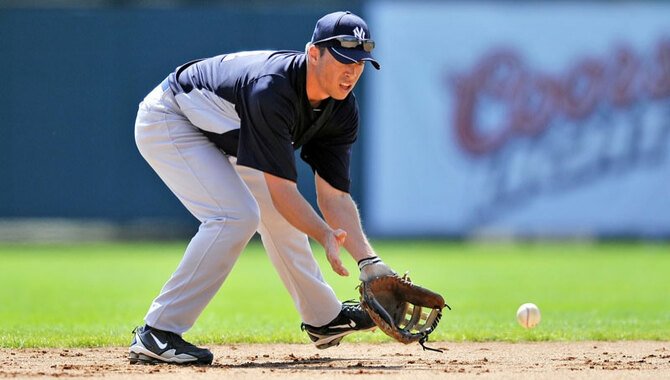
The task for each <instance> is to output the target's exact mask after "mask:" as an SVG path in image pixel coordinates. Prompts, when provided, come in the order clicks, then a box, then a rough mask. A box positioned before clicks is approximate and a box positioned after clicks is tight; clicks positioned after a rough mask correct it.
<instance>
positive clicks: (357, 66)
mask: <svg viewBox="0 0 670 380" xmlns="http://www.w3.org/2000/svg"><path fill="white" fill-rule="evenodd" d="M364 68H365V62H357V63H349V64H345V63H340V62H339V61H338V60H336V59H335V58H334V57H333V56H332V55H331V53H330V51H325V52H324V53H323V55H320V57H319V59H318V60H317V64H316V67H315V73H316V79H317V82H318V84H319V87H320V88H321V90H322V91H323V92H324V93H325V95H327V96H329V97H331V98H333V99H337V100H342V99H344V98H346V97H347V95H349V93H350V92H351V90H353V89H354V86H355V85H356V82H358V78H360V77H361V74H363V69H364Z"/></svg>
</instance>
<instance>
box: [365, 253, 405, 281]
mask: <svg viewBox="0 0 670 380" xmlns="http://www.w3.org/2000/svg"><path fill="white" fill-rule="evenodd" d="M358 269H360V270H361V275H360V276H359V277H358V279H359V280H361V281H363V282H368V281H371V280H374V279H375V278H379V277H383V276H395V275H396V274H397V273H396V272H395V271H393V269H391V268H390V267H389V266H388V265H386V264H385V263H384V262H383V261H382V259H380V258H379V257H377V256H375V257H367V258H365V259H362V260H360V261H359V262H358Z"/></svg>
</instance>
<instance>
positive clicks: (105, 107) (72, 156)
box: [0, 3, 361, 225]
mask: <svg viewBox="0 0 670 380" xmlns="http://www.w3.org/2000/svg"><path fill="white" fill-rule="evenodd" d="M354 4H355V3H354ZM334 10H337V9H330V8H326V7H325V6H321V7H319V6H311V7H305V6H303V7H299V6H293V7H288V8H287V7H283V8H279V7H276V8H272V7H270V8H268V7H264V8H259V7H255V8H251V7H248V8H237V7H215V8H197V9H196V8H179V9H136V8H129V9H123V8H122V9H81V10H79V9H49V10H43V9H0V57H1V58H0V73H1V74H0V75H1V78H2V91H0V131H1V134H0V219H9V220H11V219H13V218H54V217H55V218H75V219H96V220H97V219H104V220H109V221H112V222H117V223H128V222H132V221H134V220H138V219H160V220H164V221H168V222H170V223H186V224H191V223H192V224H194V225H195V220H194V219H193V218H192V217H191V216H190V214H188V213H187V211H186V210H185V209H184V208H183V207H182V206H181V205H180V204H179V202H178V201H177V199H176V198H175V197H174V196H173V195H172V193H170V192H169V190H168V189H167V188H166V187H165V186H164V185H163V184H162V182H161V181H160V180H159V178H158V177H157V176H156V175H155V174H154V173H153V171H152V170H151V169H150V167H149V166H148V165H147V164H146V163H145V162H144V160H143V159H142V157H141V156H140V154H139V152H138V151H137V149H136V147H135V143H134V137H133V125H134V120H135V116H136V111H137V105H138V103H139V102H140V101H141V99H142V98H143V97H144V96H145V95H146V94H147V93H148V92H149V91H150V90H151V89H152V88H153V87H154V86H156V85H157V84H158V83H159V82H160V81H161V80H162V79H163V78H164V77H165V76H166V75H167V74H168V73H169V72H171V71H172V70H174V68H175V67H176V66H178V65H180V64H182V63H184V62H187V61H189V60H192V59H196V58H201V57H208V56H212V55H216V54H221V53H224V52H231V51H240V50H254V49H292V50H302V49H304V45H305V43H306V42H307V41H308V40H309V39H310V38H311V33H312V31H313V28H314V23H315V22H316V20H317V19H318V18H319V17H320V16H321V15H323V14H325V13H328V12H330V11H334ZM351 10H352V11H354V12H357V9H356V8H353V9H351ZM360 91H361V88H358V89H357V93H358V94H360ZM355 172H356V171H355ZM299 177H300V180H299V186H300V188H301V189H302V190H303V191H304V192H305V193H306V194H307V197H308V200H310V201H311V202H314V195H313V187H314V186H313V179H312V176H311V173H309V168H308V167H307V166H305V165H301V166H300V175H299ZM356 191H358V190H357V188H356V187H355V188H354V194H356Z"/></svg>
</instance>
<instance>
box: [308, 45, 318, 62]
mask: <svg viewBox="0 0 670 380" xmlns="http://www.w3.org/2000/svg"><path fill="white" fill-rule="evenodd" d="M307 56H308V57H309V61H310V62H314V63H316V62H317V61H318V60H319V48H318V47H316V45H309V47H308V48H307Z"/></svg>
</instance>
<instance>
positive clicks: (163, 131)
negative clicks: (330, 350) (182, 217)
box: [135, 86, 341, 334]
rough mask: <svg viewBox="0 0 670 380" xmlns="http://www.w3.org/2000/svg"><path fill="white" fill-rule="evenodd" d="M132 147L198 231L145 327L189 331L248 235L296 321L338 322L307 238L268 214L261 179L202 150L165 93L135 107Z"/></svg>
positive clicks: (199, 136) (198, 136)
mask: <svg viewBox="0 0 670 380" xmlns="http://www.w3.org/2000/svg"><path fill="white" fill-rule="evenodd" d="M221 121H222V123H228V124H230V120H221ZM135 141H136V143H137V146H138V148H139V151H140V153H141V154H142V156H143V157H144V159H145V160H146V161H147V162H148V163H149V165H150V166H151V167H152V168H153V169H154V170H155V171H156V173H157V174H158V176H159V177H160V178H161V179H162V180H163V182H165V184H166V185H167V186H168V188H169V189H170V190H171V191H172V192H173V193H174V194H175V195H176V196H177V198H179V200H180V201H181V202H182V203H183V204H184V206H185V207H186V208H187V209H188V210H189V211H190V212H191V214H193V215H194V216H195V217H196V218H197V219H198V220H199V221H200V223H201V224H200V227H199V229H198V232H197V233H196V234H195V236H194V237H193V238H192V239H191V241H190V242H189V244H188V246H187V248H186V252H185V253H184V257H183V258H182V260H181V262H180V264H179V266H178V267H177V269H176V271H175V272H174V273H173V274H172V276H171V277H170V279H169V280H168V281H167V283H166V284H165V285H164V286H163V289H162V290H161V292H160V294H159V295H158V297H156V299H155V300H154V301H153V303H152V304H151V307H150V308H149V311H148V313H147V315H146V317H145V322H146V323H147V324H149V325H150V326H152V327H156V328H158V329H161V330H166V331H171V332H175V333H177V334H182V333H183V332H185V331H186V330H188V329H189V328H191V327H192V326H193V324H194V323H195V321H196V319H197V318H198V316H200V314H201V313H202V311H203V309H204V308H205V306H207V304H208V303H209V302H210V300H211V299H212V298H213V297H214V295H215V294H216V292H217V291H218V290H219V288H220V287H221V285H222V284H223V282H224V280H225V279H226V277H227V276H228V274H229V273H230V271H231V269H232V267H233V265H234V264H235V261H236V260H237V258H238V257H239V255H240V253H241V252H242V250H243V249H244V248H245V246H246V245H247V243H248V242H249V240H250V239H251V237H252V236H253V234H254V233H255V232H258V233H259V234H260V236H261V239H262V241H263V245H264V247H265V250H266V251H267V254H268V256H269V257H270V260H271V261H272V264H273V265H274V267H275V269H276V270H277V272H278V274H279V277H280V278H281V280H282V282H283V283H284V286H285V287H286V289H287V290H288V291H289V293H290V295H291V297H292V298H293V302H294V304H295V307H296V309H297V310H298V312H299V313H300V316H301V317H302V321H303V322H305V323H307V324H310V325H313V326H322V325H325V324H327V323H328V322H330V321H331V320H333V319H334V318H335V317H336V316H337V315H338V313H339V312H340V309H341V303H340V301H339V300H338V299H337V297H336V295H335V293H334V292H333V290H332V288H331V287H330V286H329V285H328V284H327V283H326V282H325V281H324V279H323V276H322V274H321V271H320V269H319V266H318V264H317V262H316V261H315V260H314V257H313V255H312V250H311V247H310V245H309V240H308V237H307V236H306V235H305V234H304V233H302V232H300V231H299V230H297V229H296V228H295V227H293V226H292V225H291V224H289V223H288V222H287V221H286V220H285V219H284V218H283V217H282V216H281V215H280V214H279V212H278V211H277V210H276V209H275V207H274V205H273V203H272V199H271V198H270V193H269V191H268V188H267V185H266V183H265V178H264V176H263V173H262V172H260V171H258V170H255V169H252V168H249V167H244V166H237V165H236V164H235V158H234V157H229V156H227V155H226V154H224V153H223V152H222V151H221V150H219V149H218V148H217V147H216V146H215V145H214V144H213V143H212V142H210V141H209V140H208V139H207V137H205V136H204V135H203V133H202V132H201V131H200V130H199V129H198V128H196V127H195V126H194V125H193V124H192V123H191V122H190V121H189V119H188V118H187V117H186V116H185V115H184V113H183V112H182V111H181V109H180V105H179V102H178V101H177V99H176V98H175V96H174V95H173V93H172V91H171V90H170V89H169V88H166V86H162V87H161V86H158V87H156V88H155V89H154V90H153V91H152V92H151V93H150V94H149V95H147V97H146V98H145V99H144V100H143V101H142V102H141V103H140V106H139V111H138V114H137V119H136V122H135ZM248 280H249V281H264V279H262V278H249V279H248ZM259 302H262V301H259Z"/></svg>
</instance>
